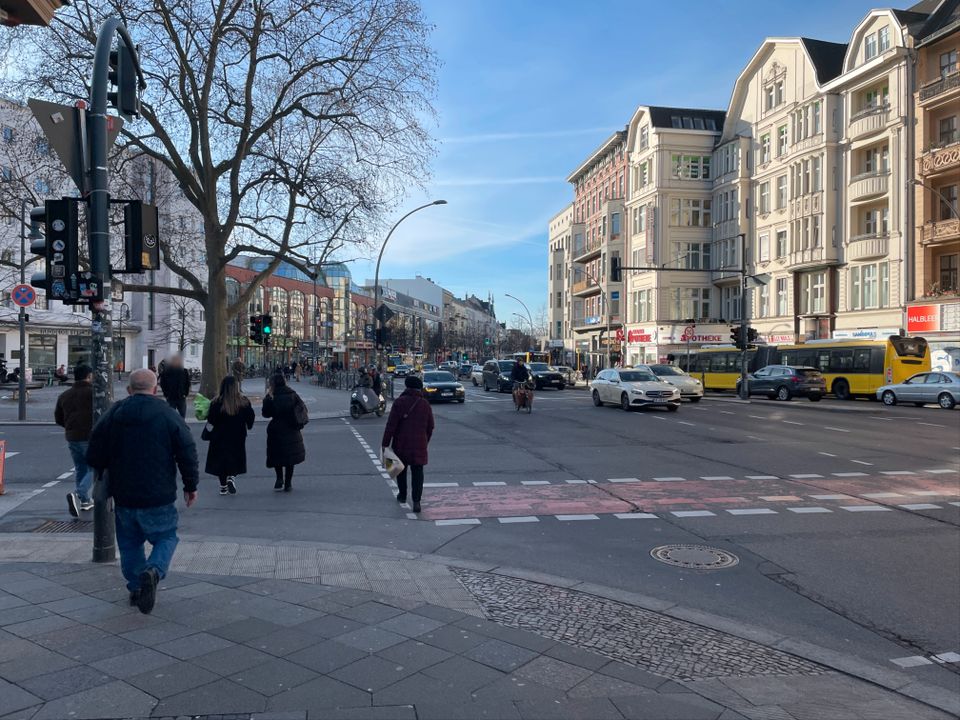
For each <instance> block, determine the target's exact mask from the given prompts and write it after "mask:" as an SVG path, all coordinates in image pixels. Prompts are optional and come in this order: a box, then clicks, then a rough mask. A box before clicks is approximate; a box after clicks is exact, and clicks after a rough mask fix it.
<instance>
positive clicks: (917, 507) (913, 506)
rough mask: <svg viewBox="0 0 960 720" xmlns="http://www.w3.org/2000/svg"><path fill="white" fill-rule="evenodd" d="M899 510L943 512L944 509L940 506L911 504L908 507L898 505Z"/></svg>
mask: <svg viewBox="0 0 960 720" xmlns="http://www.w3.org/2000/svg"><path fill="white" fill-rule="evenodd" d="M897 507H899V508H903V509H904V510H942V509H943V508H942V507H941V506H940V505H934V504H933V503H910V504H908V505H897Z"/></svg>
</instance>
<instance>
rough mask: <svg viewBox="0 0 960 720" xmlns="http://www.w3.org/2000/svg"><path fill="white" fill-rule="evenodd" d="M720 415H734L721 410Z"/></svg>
mask: <svg viewBox="0 0 960 720" xmlns="http://www.w3.org/2000/svg"><path fill="white" fill-rule="evenodd" d="M720 414H721V415H733V414H734V413H732V412H730V411H729V410H721V411H720Z"/></svg>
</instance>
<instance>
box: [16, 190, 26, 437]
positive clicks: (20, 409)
mask: <svg viewBox="0 0 960 720" xmlns="http://www.w3.org/2000/svg"><path fill="white" fill-rule="evenodd" d="M28 212H29V208H28V207H27V201H26V200H21V201H20V284H21V285H23V284H24V283H25V282H26V277H27V275H26V273H27V222H28V220H29V217H28V216H27V213H28ZM17 317H18V320H19V323H20V377H19V378H18V382H19V388H18V391H17V392H18V396H17V420H19V421H20V422H23V421H24V420H26V419H27V358H26V355H27V309H26V308H25V307H23V306H22V305H21V306H20V313H19V314H18V316H17Z"/></svg>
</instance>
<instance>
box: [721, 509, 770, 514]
mask: <svg viewBox="0 0 960 720" xmlns="http://www.w3.org/2000/svg"><path fill="white" fill-rule="evenodd" d="M727 512H728V513H730V514H731V515H776V514H777V511H776V510H771V509H770V508H736V509H733V510H727Z"/></svg>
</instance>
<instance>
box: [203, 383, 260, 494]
mask: <svg viewBox="0 0 960 720" xmlns="http://www.w3.org/2000/svg"><path fill="white" fill-rule="evenodd" d="M255 419H256V415H255V414H254V412H253V408H252V407H251V406H250V401H249V400H248V399H247V398H246V396H244V395H243V393H241V392H240V381H239V380H238V379H237V378H236V377H235V376H233V375H228V376H227V377H225V378H224V379H223V382H221V383H220V394H219V395H217V397H215V398H214V399H213V400H212V401H211V402H210V410H209V414H208V415H207V426H206V427H205V428H204V430H203V435H202V437H203V439H204V440H209V441H210V448H209V449H208V450H207V464H206V466H205V471H206V472H207V473H209V474H210V475H216V477H217V479H218V480H219V481H220V494H221V495H226V494H227V493H229V494H230V495H236V493H237V475H243V474H244V473H245V472H247V449H246V444H247V430H250V429H252V428H253V421H254V420H255Z"/></svg>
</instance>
